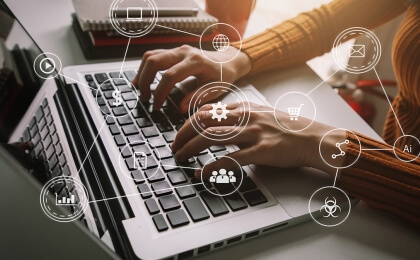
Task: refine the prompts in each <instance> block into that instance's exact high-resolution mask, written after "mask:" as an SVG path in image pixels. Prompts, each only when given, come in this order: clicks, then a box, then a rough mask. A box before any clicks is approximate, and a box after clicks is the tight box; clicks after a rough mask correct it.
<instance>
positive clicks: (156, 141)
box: [147, 136, 166, 148]
mask: <svg viewBox="0 0 420 260" xmlns="http://www.w3.org/2000/svg"><path fill="white" fill-rule="evenodd" d="M147 140H148V141H149V143H150V144H151V145H152V146H153V147H156V148H157V147H162V146H166V142H165V140H164V139H163V138H162V136H156V137H150V138H148V139H147Z"/></svg>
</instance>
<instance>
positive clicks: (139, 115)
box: [131, 105, 147, 118]
mask: <svg viewBox="0 0 420 260" xmlns="http://www.w3.org/2000/svg"><path fill="white" fill-rule="evenodd" d="M131 114H132V115H133V117H134V118H143V117H147V114H146V111H144V109H143V108H142V107H141V106H140V105H137V107H136V109H133V110H132V111H131Z"/></svg>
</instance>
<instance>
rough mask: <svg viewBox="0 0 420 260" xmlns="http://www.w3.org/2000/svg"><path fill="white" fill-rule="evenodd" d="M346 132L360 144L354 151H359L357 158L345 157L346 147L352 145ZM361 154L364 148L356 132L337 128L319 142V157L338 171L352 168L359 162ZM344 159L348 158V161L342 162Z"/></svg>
mask: <svg viewBox="0 0 420 260" xmlns="http://www.w3.org/2000/svg"><path fill="white" fill-rule="evenodd" d="M346 132H347V133H348V134H349V135H352V136H353V138H354V139H356V140H357V142H358V144H356V146H357V147H353V150H354V149H357V150H358V154H357V156H356V157H355V158H353V159H351V158H349V157H345V156H346V147H347V146H348V145H349V144H350V140H349V139H348V138H347V137H346ZM361 153H362V147H361V144H360V140H359V137H357V135H356V134H355V133H354V132H352V131H350V130H347V129H344V128H336V129H333V130H330V131H328V132H327V133H326V134H324V136H323V137H322V139H321V141H320V142H319V155H320V156H321V159H322V160H323V161H324V162H325V163H326V164H327V165H329V166H330V167H333V168H336V169H344V168H348V167H350V166H352V165H353V164H355V163H356V162H357V160H358V159H359V157H360V154H361ZM343 158H346V160H342V159H343Z"/></svg>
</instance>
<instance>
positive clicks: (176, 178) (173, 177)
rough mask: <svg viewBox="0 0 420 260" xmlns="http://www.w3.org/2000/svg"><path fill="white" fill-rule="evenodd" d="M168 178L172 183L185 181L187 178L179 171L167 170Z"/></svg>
mask: <svg viewBox="0 0 420 260" xmlns="http://www.w3.org/2000/svg"><path fill="white" fill-rule="evenodd" d="M168 178H169V181H170V182H171V183H172V184H173V185H177V184H181V183H185V182H187V178H185V176H184V174H183V173H182V172H181V171H173V172H168Z"/></svg>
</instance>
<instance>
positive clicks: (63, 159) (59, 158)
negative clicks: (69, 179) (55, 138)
mask: <svg viewBox="0 0 420 260" xmlns="http://www.w3.org/2000/svg"><path fill="white" fill-rule="evenodd" d="M51 146H52V145H51ZM58 162H59V163H60V165H61V166H64V165H66V164H67V160H66V156H65V155H64V153H62V154H61V155H60V156H59V157H58Z"/></svg>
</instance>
